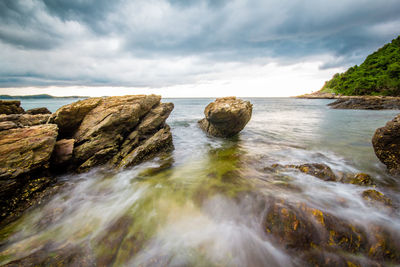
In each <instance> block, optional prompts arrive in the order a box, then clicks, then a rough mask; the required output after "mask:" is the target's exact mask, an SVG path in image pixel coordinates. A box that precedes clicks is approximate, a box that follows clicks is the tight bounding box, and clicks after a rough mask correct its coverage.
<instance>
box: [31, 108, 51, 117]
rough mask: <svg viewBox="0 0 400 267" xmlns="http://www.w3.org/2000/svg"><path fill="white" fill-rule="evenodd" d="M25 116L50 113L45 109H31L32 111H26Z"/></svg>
mask: <svg viewBox="0 0 400 267" xmlns="http://www.w3.org/2000/svg"><path fill="white" fill-rule="evenodd" d="M25 113H26V114H31V115H37V114H51V111H50V110H48V109H47V108H45V107H42V108H32V109H28V110H27V111H26V112H25Z"/></svg>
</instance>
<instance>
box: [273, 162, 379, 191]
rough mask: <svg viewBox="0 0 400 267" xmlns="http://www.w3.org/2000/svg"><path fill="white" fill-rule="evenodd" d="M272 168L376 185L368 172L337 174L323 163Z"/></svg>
mask: <svg viewBox="0 0 400 267" xmlns="http://www.w3.org/2000/svg"><path fill="white" fill-rule="evenodd" d="M271 168H272V169H279V168H283V169H297V170H299V171H301V172H303V173H306V174H308V175H311V176H314V177H316V178H318V179H321V180H323V181H328V182H340V183H345V184H354V185H360V186H375V185H376V184H375V182H374V180H373V178H372V177H371V176H370V175H368V174H366V173H356V174H351V173H338V175H336V174H335V173H334V172H333V171H332V169H331V168H330V167H329V166H328V165H326V164H322V163H306V164H301V165H284V166H282V165H279V164H273V165H272V166H271Z"/></svg>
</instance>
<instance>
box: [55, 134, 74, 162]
mask: <svg viewBox="0 0 400 267" xmlns="http://www.w3.org/2000/svg"><path fill="white" fill-rule="evenodd" d="M74 143H75V139H61V140H59V141H57V142H56V144H55V147H54V151H53V155H52V160H51V162H52V164H53V165H55V166H59V165H64V164H66V163H68V162H69V161H70V160H71V159H72V153H73V151H74Z"/></svg>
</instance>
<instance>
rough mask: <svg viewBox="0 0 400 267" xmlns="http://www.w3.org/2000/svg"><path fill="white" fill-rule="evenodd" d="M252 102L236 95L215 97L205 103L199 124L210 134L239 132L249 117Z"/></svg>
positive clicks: (219, 135) (220, 134)
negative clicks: (212, 100) (208, 102)
mask: <svg viewBox="0 0 400 267" xmlns="http://www.w3.org/2000/svg"><path fill="white" fill-rule="evenodd" d="M252 107H253V106H252V104H250V102H249V101H243V100H241V99H236V97H224V98H217V99H216V100H215V102H212V103H210V104H208V105H207V107H206V108H205V110H204V115H205V116H206V117H205V118H204V119H202V120H200V121H199V126H200V128H201V129H203V130H204V131H205V132H207V133H208V134H210V135H212V136H217V137H229V136H233V135H235V134H237V133H239V132H240V131H241V130H242V129H243V128H244V127H245V126H246V124H247V122H248V121H249V120H250V118H251V113H252Z"/></svg>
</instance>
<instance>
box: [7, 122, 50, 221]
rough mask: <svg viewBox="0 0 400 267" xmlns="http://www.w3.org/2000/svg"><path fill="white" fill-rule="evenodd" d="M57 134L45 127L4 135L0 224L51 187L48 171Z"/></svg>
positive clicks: (9, 131)
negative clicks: (38, 193) (40, 192)
mask: <svg viewBox="0 0 400 267" xmlns="http://www.w3.org/2000/svg"><path fill="white" fill-rule="evenodd" d="M57 130H58V128H57V125H54V124H44V125H37V126H31V127H25V128H17V129H10V130H5V131H1V132H0V151H1V153H0V220H1V219H4V218H5V217H7V216H9V215H10V214H11V213H12V212H13V211H14V210H15V209H17V208H18V205H20V204H21V203H22V204H21V205H25V206H27V203H29V202H30V197H31V196H32V195H33V194H35V193H36V192H39V191H41V190H43V189H45V188H46V187H47V186H48V185H49V184H50V183H51V181H52V179H51V177H49V176H47V173H46V170H47V168H48V167H49V159H50V157H51V154H52V152H53V149H54V145H55V143H56V138H57ZM28 206H29V205H28Z"/></svg>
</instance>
